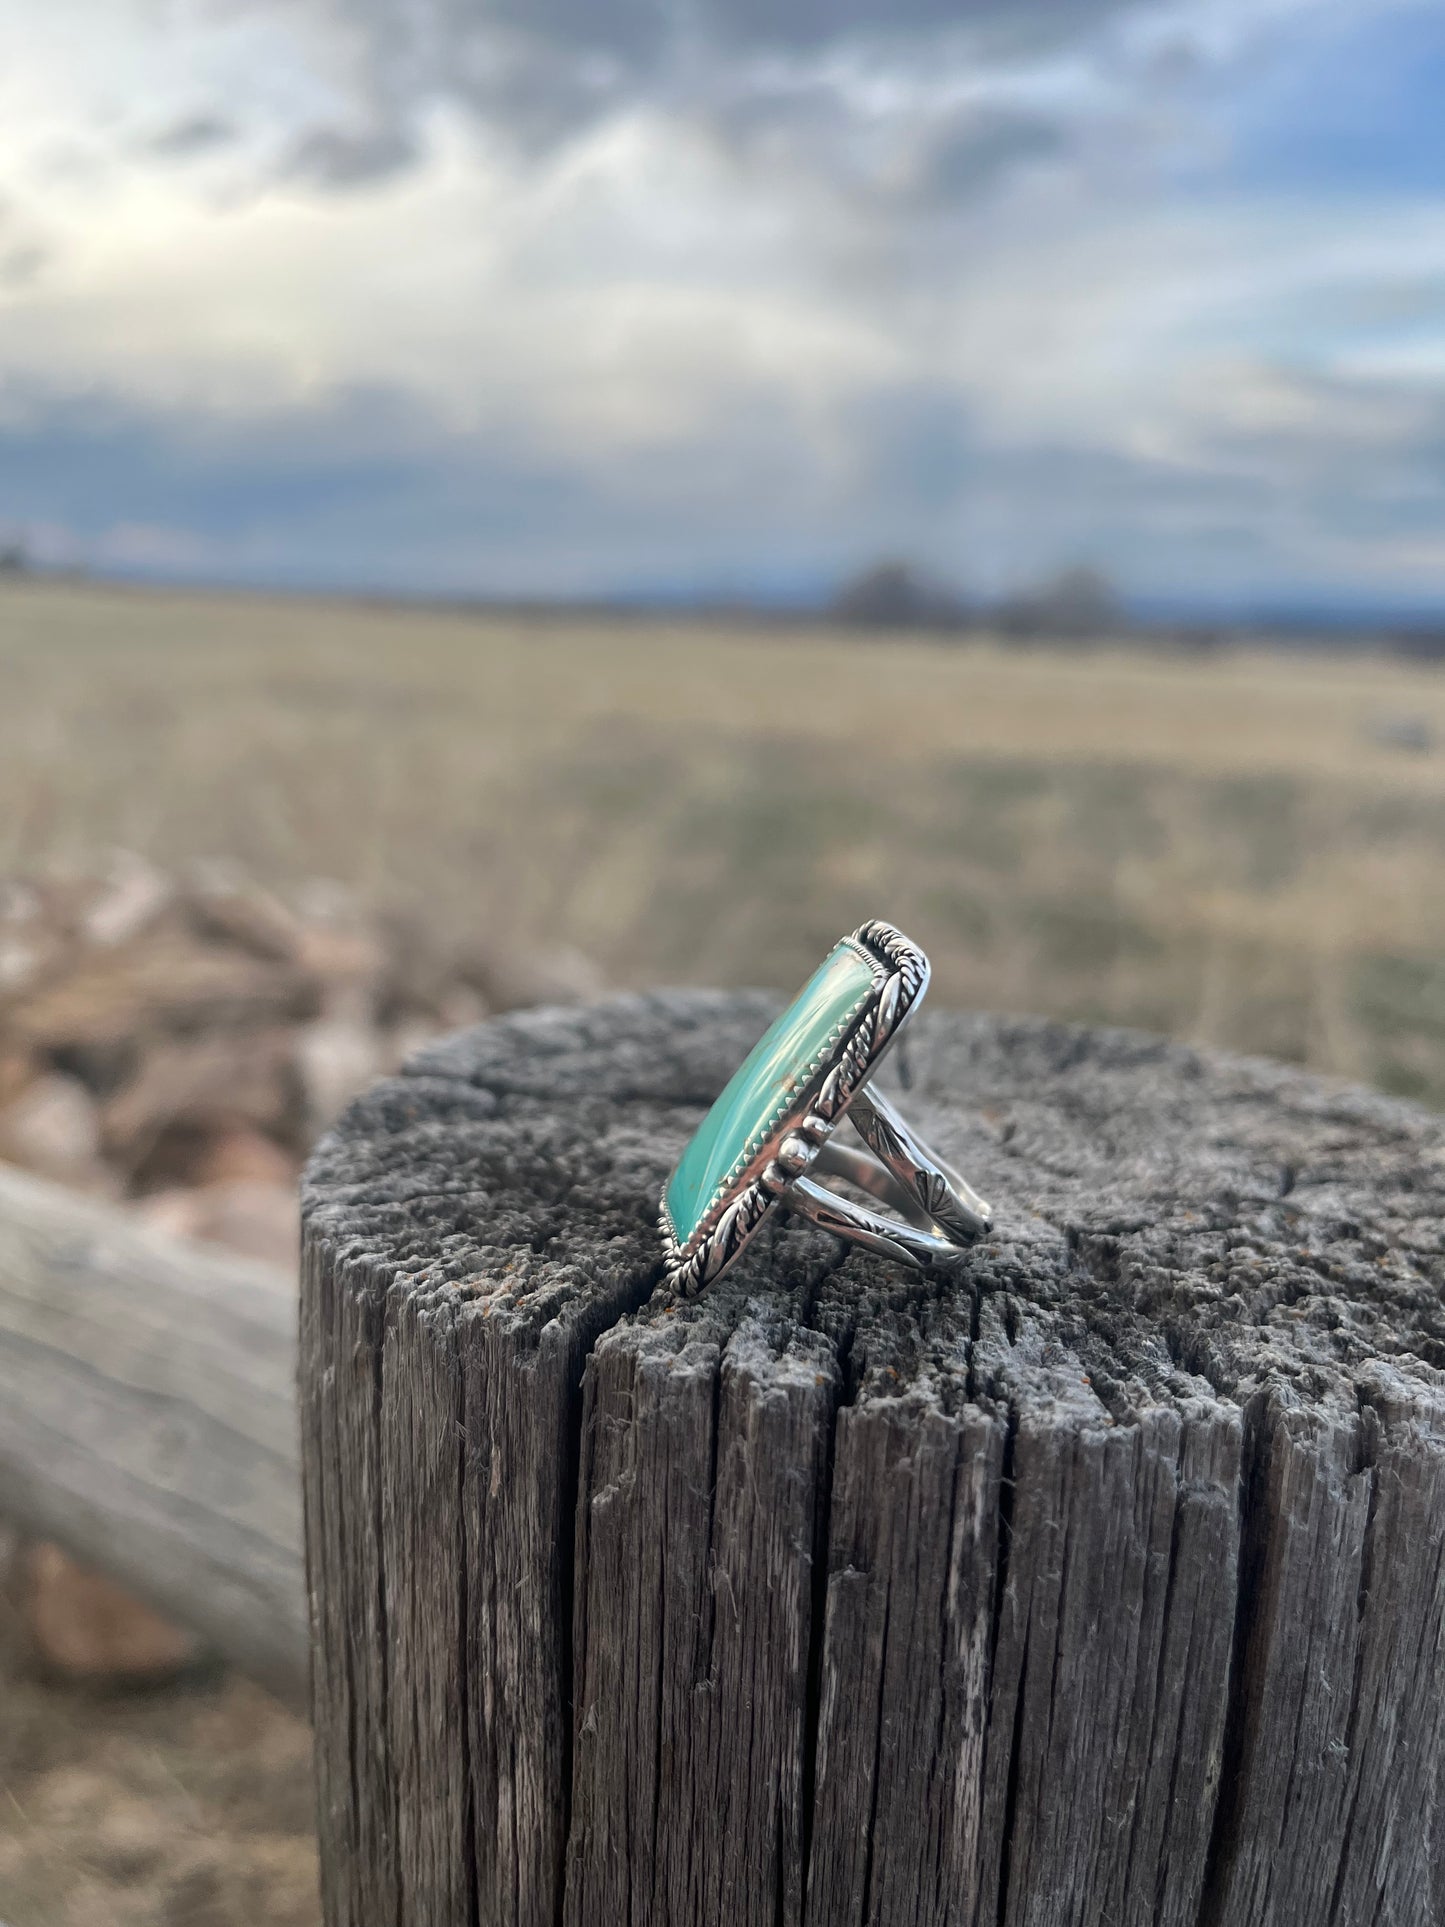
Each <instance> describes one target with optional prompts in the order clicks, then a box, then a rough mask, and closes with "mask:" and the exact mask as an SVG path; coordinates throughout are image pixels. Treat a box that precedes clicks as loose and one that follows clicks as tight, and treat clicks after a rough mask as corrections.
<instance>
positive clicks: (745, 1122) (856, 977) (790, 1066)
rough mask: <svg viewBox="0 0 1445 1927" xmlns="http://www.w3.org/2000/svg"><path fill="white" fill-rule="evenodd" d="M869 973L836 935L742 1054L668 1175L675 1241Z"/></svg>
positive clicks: (785, 1107) (794, 1095) (858, 1000)
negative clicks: (803, 981)
mask: <svg viewBox="0 0 1445 1927" xmlns="http://www.w3.org/2000/svg"><path fill="white" fill-rule="evenodd" d="M873 976H874V972H873V966H872V965H871V964H870V963H869V962H868V959H867V958H866V956H864V955H863V953H862V952H861V951H859V950H858V949H857V948H856V947H855V946H854V945H853V944H851V943H848V942H846V941H845V942H843V943H840V944H839V945H838V946H837V948H836V949H835V950H833V951H831V952H830V953H829V955H828V956H827V957H826V958H825V959H824V961H823V963H822V964H821V965H820V966H819V967H818V969H817V970H815V971H814V973H813V975H812V976H811V977H810V978H809V979H808V982H807V983H806V984H805V985H804V987H803V988H802V990H801V991H799V993H798V995H797V996H796V997H795V998H794V999H793V1001H792V1003H790V1004H789V1005H788V1008H787V1009H786V1010H785V1011H784V1012H783V1014H782V1016H781V1017H779V1018H778V1019H777V1020H776V1022H775V1023H773V1024H771V1025H770V1026H769V1027H768V1029H767V1030H766V1031H765V1032H764V1033H763V1035H762V1037H761V1038H760V1039H759V1041H758V1042H757V1044H755V1045H754V1047H753V1049H752V1050H751V1051H750V1052H749V1054H748V1056H747V1057H746V1058H744V1060H743V1062H742V1064H741V1065H740V1066H739V1067H738V1070H737V1071H736V1072H735V1074H734V1076H733V1078H732V1080H731V1082H730V1083H729V1084H728V1087H727V1089H726V1090H725V1091H724V1092H723V1094H722V1096H721V1097H720V1098H719V1099H718V1100H717V1102H716V1103H715V1104H714V1105H713V1107H712V1109H711V1110H710V1111H709V1112H708V1114H707V1116H706V1117H705V1118H704V1119H703V1121H702V1123H701V1124H700V1125H699V1126H698V1128H697V1130H696V1132H695V1133H694V1135H693V1138H692V1141H691V1142H690V1143H689V1145H688V1147H687V1149H686V1150H685V1151H684V1152H683V1154H682V1158H681V1160H680V1161H679V1163H678V1167H677V1169H676V1170H675V1171H674V1172H673V1174H672V1177H671V1178H670V1179H669V1181H668V1186H667V1196H666V1204H667V1215H668V1217H669V1218H670V1220H671V1221H672V1231H673V1236H674V1237H675V1238H676V1239H677V1242H678V1243H679V1244H680V1245H685V1244H686V1243H687V1241H688V1239H689V1238H691V1236H692V1235H693V1233H694V1232H695V1231H696V1230H697V1228H698V1226H699V1225H700V1224H701V1223H702V1221H703V1219H704V1218H706V1216H707V1214H708V1212H709V1211H710V1210H711V1209H712V1207H713V1205H714V1204H715V1203H716V1202H717V1199H718V1197H719V1196H720V1195H721V1193H722V1192H723V1191H724V1190H725V1189H726V1188H727V1186H728V1184H729V1183H730V1182H731V1180H732V1179H733V1178H734V1177H736V1176H737V1175H738V1173H739V1172H740V1171H742V1170H743V1169H744V1168H745V1166H746V1165H747V1164H748V1163H749V1162H750V1161H751V1160H752V1159H753V1158H754V1157H756V1156H757V1154H758V1151H759V1150H760V1149H761V1147H762V1145H763V1144H764V1143H765V1142H766V1140H767V1138H768V1137H769V1135H770V1134H771V1133H772V1132H773V1131H774V1130H776V1128H777V1126H778V1125H779V1124H780V1123H781V1122H782V1120H783V1118H784V1117H786V1116H787V1114H788V1112H789V1111H790V1110H791V1109H792V1108H793V1106H794V1104H795V1103H796V1102H797V1100H798V1098H799V1096H800V1095H801V1094H802V1093H803V1091H804V1090H806V1088H807V1086H808V1084H809V1083H810V1082H811V1080H812V1079H813V1078H814V1077H816V1076H817V1074H818V1072H819V1070H820V1069H821V1068H822V1066H823V1065H824V1064H825V1063H826V1062H827V1061H828V1059H829V1058H830V1057H831V1056H832V1054H833V1050H834V1047H835V1046H836V1045H837V1043H838V1042H839V1041H840V1039H842V1038H843V1037H845V1036H846V1035H847V1033H848V1031H849V1029H850V1028H851V1027H852V1024H853V1022H854V1020H855V1019H856V1018H857V1016H858V1015H859V1013H860V1012H861V1011H862V1009H863V1006H864V1004H865V1003H866V1002H867V999H868V995H869V993H870V991H871V990H872V988H873Z"/></svg>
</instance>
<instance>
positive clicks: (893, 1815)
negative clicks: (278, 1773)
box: [301, 993, 1445, 1927]
mask: <svg viewBox="0 0 1445 1927" xmlns="http://www.w3.org/2000/svg"><path fill="white" fill-rule="evenodd" d="M773 1008H774V1005H773V1003H772V1001H771V1000H769V999H767V998H763V997H759V996H728V997H723V996H715V995H711V994H706V993H673V994H667V995H655V996H649V997H637V998H627V999H621V1000H618V1001H616V1002H614V1003H612V1004H608V1005H604V1006H599V1007H596V1008H593V1009H589V1010H582V1011H569V1012H557V1011H544V1012H528V1013H523V1014H520V1015H517V1016H514V1017H511V1018H508V1019H505V1020H503V1021H501V1022H499V1023H496V1024H492V1025H488V1026H484V1027H482V1028H481V1029H479V1030H476V1031H472V1032H469V1033H466V1034H465V1035H463V1036H461V1037H459V1038H456V1039H452V1040H449V1041H448V1042H446V1043H444V1044H441V1045H438V1046H435V1047H432V1048H431V1049H429V1050H428V1051H426V1052H424V1053H423V1054H422V1055H421V1056H419V1057H418V1058H417V1059H415V1060H414V1061H413V1063H412V1064H411V1065H410V1066H409V1068H408V1071H407V1073H406V1074H404V1075H403V1076H402V1077H400V1078H397V1079H394V1080H391V1081H390V1082H388V1083H386V1084H384V1085H381V1086H379V1087H378V1088H377V1089H376V1090H374V1091H373V1092H371V1093H370V1094H369V1095H368V1096H367V1097H365V1098H364V1099H363V1100H361V1101H360V1102H359V1103H358V1104H357V1105H356V1106H355V1107H353V1109H352V1111H351V1112H350V1113H349V1114H348V1115H347V1117H346V1118H345V1119H344V1120H343V1122H342V1124H341V1125H340V1126H339V1127H338V1129H337V1130H336V1131H335V1132H334V1133H333V1134H332V1135H331V1136H330V1137H329V1138H328V1139H327V1140H326V1141H325V1142H324V1144H323V1145H322V1146H321V1147H320V1149H319V1150H318V1152H317V1154H316V1156H315V1158H314V1160H313V1163H312V1166H311V1170H310V1173H309V1177H308V1182H307V1187H306V1197H305V1226H306V1258H305V1265H304V1283H303V1328H302V1366H301V1383H302V1430H303V1461H304V1466H305V1472H306V1520H307V1526H306V1536H307V1547H308V1558H309V1571H310V1596H311V1614H312V1633H313V1640H314V1670H313V1684H314V1715H315V1721H316V1731H317V1752H318V1773H319V1776H320V1784H321V1790H322V1813H323V1841H322V1846H323V1862H324V1868H325V1873H324V1884H325V1905H326V1914H327V1920H328V1922H329V1923H330V1927H343V1924H344V1927H383V1924H384V1927H413V1924H416V1927H420V1924H421V1923H426V1924H427V1927H432V1924H433V1923H440V1922H452V1921H456V1922H459V1923H470V1922H475V1923H476V1924H477V1927H503V1923H505V1924H506V1927H544V1923H545V1927H558V1923H563V1927H591V1924H592V1923H594V1922H606V1921H609V1920H614V1919H615V1920H617V1921H618V1922H624V1921H625V1922H627V1923H630V1927H673V1924H674V1923H676V1924H677V1927H681V1924H682V1923H689V1924H691V1923H696V1922H712V1921H718V1922H728V1923H733V1922H737V1923H743V1924H744V1927H748V1924H751V1923H757V1927H780V1923H782V1924H783V1927H855V1924H856V1927H903V1924H904V1923H908V1924H909V1927H912V1924H913V1923H928V1924H929V1927H995V1923H997V1924H998V1927H1057V1923H1059V1922H1063V1921H1067V1922H1069V1923H1070V1927H1106V1923H1107V1924H1108V1927H1121V1924H1123V1927H1135V1924H1136V1923H1137V1927H1153V1923H1155V1922H1160V1923H1170V1924H1171V1927H1322V1924H1323V1927H1366V1923H1371V1924H1374V1923H1380V1924H1384V1923H1389V1927H1427V1924H1428V1923H1432V1922H1436V1921H1438V1920H1440V1919H1441V1918H1445V1875H1442V1872H1441V1868H1442V1864H1445V1731H1442V1727H1445V1692H1442V1688H1445V1675H1442V1651H1445V1372H1442V1369H1441V1367H1442V1366H1445V1310H1442V1303H1445V1301H1442V1296H1441V1286H1442V1283H1445V1229H1442V1222H1445V1219H1442V1213H1445V1129H1442V1125H1441V1123H1440V1121H1439V1120H1438V1119H1435V1118H1432V1117H1430V1116H1428V1115H1427V1114H1425V1113H1423V1112H1420V1111H1417V1110H1413V1109H1411V1108H1410V1107H1408V1106H1405V1105H1401V1104H1397V1103H1393V1102H1391V1101H1389V1100H1386V1099H1384V1098H1380V1097H1376V1096H1372V1095H1370V1094H1368V1093H1365V1092H1360V1091H1353V1090H1344V1089H1337V1088H1333V1087H1327V1086H1325V1085H1323V1084H1321V1083H1319V1082H1316V1081H1314V1080H1311V1079H1310V1078H1308V1077H1306V1076H1304V1075H1302V1074H1299V1073H1296V1072H1292V1071H1289V1070H1285V1069H1281V1068H1278V1067H1273V1066H1268V1065H1262V1064H1258V1063H1251V1062H1244V1061H1239V1060H1231V1059H1228V1058H1224V1057H1219V1056H1210V1055H1206V1054H1201V1053H1196V1052H1193V1051H1190V1050H1188V1049H1186V1048H1184V1047H1181V1046H1173V1045H1168V1044H1164V1043H1162V1042H1159V1041H1157V1040H1154V1039H1149V1038H1143V1037H1138V1036H1134V1035H1130V1034H1125V1033H1119V1032H1086V1031H1078V1030H1071V1029H1067V1028H1065V1027H1062V1026H1058V1025H1052V1024H1045V1023H1034V1022H1023V1021H1007V1020H998V1019H984V1018H971V1017H962V1016H950V1015H947V1014H925V1015H923V1016H922V1017H921V1018H920V1019H919V1021H918V1023H917V1025H916V1027H915V1029H914V1033H913V1037H912V1039H911V1042H910V1048H909V1052H908V1059H907V1063H908V1064H909V1065H911V1066H912V1069H913V1079H912V1089H911V1090H910V1091H909V1093H908V1097H907V1104H908V1108H909V1112H910V1115H911V1116H912V1117H913V1118H915V1119H916V1120H917V1122H918V1123H919V1125H920V1126H921V1127H922V1128H923V1129H924V1130H925V1131H926V1132H927V1134H928V1135H929V1137H930V1138H931V1139H932V1141H933V1142H935V1143H936V1144H937V1145H938V1147H939V1148H940V1149H942V1150H943V1151H944V1152H946V1153H947V1154H949V1155H950V1157H951V1158H952V1159H953V1160H954V1161H956V1162H957V1163H959V1164H960V1165H961V1167H962V1168H963V1169H964V1170H965V1171H966V1172H967V1173H968V1174H969V1176H970V1177H971V1178H973V1179H975V1180H976V1181H977V1182H978V1184H979V1186H980V1188H981V1189H982V1190H983V1191H984V1193H985V1195H986V1196H988V1197H990V1198H991V1199H992V1200H993V1202H994V1204H995V1208H996V1212H997V1219H996V1228H995V1233H994V1235H993V1236H992V1237H991V1238H990V1239H989V1240H988V1242H987V1243H985V1244H983V1245H981V1246H979V1247H977V1248H976V1249H975V1251H974V1252H973V1253H972V1254H971V1256H970V1258H969V1260H968V1262H967V1263H966V1265H965V1266H964V1267H963V1269H962V1271H961V1272H960V1275H959V1276H958V1278H957V1279H955V1280H952V1281H948V1282H939V1281H925V1280H922V1279H920V1278H918V1277H917V1276H916V1275H912V1274H907V1273H904V1272H901V1271H896V1270H890V1269H889V1268H888V1267H887V1266H884V1265H881V1264H879V1263H877V1262H875V1261H873V1260H871V1259H868V1258H865V1257H863V1256H860V1255H858V1254H853V1255H851V1256H847V1257H846V1258H845V1256H844V1254H843V1253H842V1251H841V1250H840V1248H839V1247H838V1246H837V1245H836V1244H834V1243H833V1242H832V1241H831V1240H829V1239H828V1238H826V1237H825V1236H823V1235H822V1234H820V1233H818V1232H816V1231H814V1230H811V1229H809V1228H807V1227H805V1226H802V1227H800V1226H784V1225H770V1226H769V1227H766V1228H765V1229H764V1231H763V1232H762V1233H761V1234H760V1235H759V1237H758V1239H757V1241H756V1243H755V1245H754V1246H753V1247H751V1248H750V1250H749V1252H748V1254H747V1255H746V1256H745V1258H744V1259H743V1261H742V1262H741V1263H740V1264H739V1265H738V1267H737V1268H736V1269H735V1270H734V1271H733V1272H732V1273H730V1274H729V1276H728V1278H727V1279H725V1280H724V1281H723V1283H722V1284H721V1285H720V1286H718V1287H716V1288H714V1289H713V1290H711V1291H709V1292H707V1293H706V1294H704V1295H703V1297H701V1298H700V1299H698V1300H696V1301H695V1302H693V1303H690V1304H686V1305H682V1306H673V1305H670V1304H668V1303H666V1302H664V1301H663V1300H662V1299H660V1298H659V1297H657V1296H655V1295H654V1287H655V1285H656V1282H657V1279H658V1277H659V1272H660V1253H659V1250H658V1247H657V1244H656V1241H655V1233H654V1228H653V1216H654V1211H655V1205H656V1198H657V1194H658V1190H659V1187H660V1185H661V1182H662V1179H663V1178H664V1176H665V1174H666V1171H667V1169H668V1167H669V1165H670V1163H671V1161H672V1159H673V1158H674V1156H675V1155H676V1152H677V1150H678V1149H679V1147H680V1146H681V1144H682V1143H683V1141H684V1139H685V1137H686V1135H687V1133H688V1131H689V1130H690V1129H691V1127H692V1126H693V1124H694V1123H695V1122H696V1120H697V1118H698V1115H699V1113H700V1110H701V1108H702V1107H703V1106H704V1105H705V1103H706V1102H707V1101H708V1100H709V1099H710V1097H711V1096H712V1095H713V1094H714V1093H715V1092H716V1091H717V1090H718V1089H719V1088H720V1087H721V1085H722V1083H723V1082H724V1081H725V1079H726V1077H727V1075H728V1073H729V1071H730V1070H731V1069H732V1067H733V1066H734V1065H735V1064H736V1063H737V1062H738V1061H739V1059H740V1057H741V1056H742V1055H743V1053H744V1051H745V1050H746V1049H747V1048H748V1046H749V1045H750V1043H751V1042H752V1041H753V1040H754V1039H755V1038H756V1037H757V1036H758V1035H759V1033H760V1032H761V1031H762V1029H763V1027H764V1025H765V1023H766V1021H767V1019H768V1017H769V1015H770V1014H771V1011H772V1009H773ZM900 1068H906V1066H904V1067H900ZM896 1074H897V1073H896V1072H895V1075H896Z"/></svg>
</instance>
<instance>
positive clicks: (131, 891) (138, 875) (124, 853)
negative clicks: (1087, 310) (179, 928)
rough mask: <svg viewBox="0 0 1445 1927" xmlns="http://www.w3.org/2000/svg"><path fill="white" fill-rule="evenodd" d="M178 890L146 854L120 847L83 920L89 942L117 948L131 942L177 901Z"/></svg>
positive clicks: (81, 926)
mask: <svg viewBox="0 0 1445 1927" xmlns="http://www.w3.org/2000/svg"><path fill="white" fill-rule="evenodd" d="M175 896H176V890H175V885H174V884H173V883H172V881H171V879H170V878H169V877H168V876H164V875H163V874H162V873H161V872H160V871H159V870H157V869H156V868H155V866H154V865H153V864H150V863H147V862H146V860H145V858H144V857H140V856H137V855H136V854H135V853H134V851H131V850H117V851H116V852H115V854H114V855H113V857H112V858H111V861H110V864H109V867H108V869H107V870H106V873H105V875H104V876H103V877H102V879H101V881H100V885H99V888H98V890H97V892H96V894H95V896H94V898H93V899H92V901H91V902H90V904H89V905H88V907H87V908H86V910H85V911H84V913H83V914H82V916H81V919H80V934H81V936H82V937H83V938H84V939H85V941H86V942H87V943H93V944H100V945H102V946H103V947H106V948H113V947H114V946H115V945H116V944H122V943H128V942H130V940H131V939H132V938H133V937H138V936H140V935H141V933H142V932H143V931H145V930H148V929H149V928H150V926H151V925H152V924H153V923H155V922H156V920H157V919H158V918H159V917H160V916H161V914H162V913H163V912H164V911H165V910H168V909H169V908H170V906H171V904H172V903H174V901H175Z"/></svg>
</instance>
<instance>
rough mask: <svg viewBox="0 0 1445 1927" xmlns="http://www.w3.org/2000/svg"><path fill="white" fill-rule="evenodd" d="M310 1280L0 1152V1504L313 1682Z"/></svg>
mask: <svg viewBox="0 0 1445 1927" xmlns="http://www.w3.org/2000/svg"><path fill="white" fill-rule="evenodd" d="M295 1373H296V1285H295V1280H294V1278H292V1277H291V1276H290V1275H289V1274H288V1273H287V1272H285V1271H283V1270H282V1269H281V1268H280V1267H279V1266H273V1265H267V1264H262V1263H259V1262H257V1261H255V1260H252V1259H246V1258H238V1257H235V1256H233V1255H231V1254H228V1253H224V1252H216V1251H211V1250H208V1249H207V1248H205V1247H203V1246H200V1245H191V1244H185V1243H183V1242H181V1241H180V1240H178V1239H174V1238H168V1237H164V1236H162V1235H161V1234H160V1233H158V1232H154V1231H150V1230H147V1229H145V1228H143V1227H140V1226H138V1225H136V1224H135V1223H134V1222H133V1221H132V1220H131V1219H130V1218H129V1217H128V1216H127V1215H126V1214H125V1213H124V1212H122V1211H119V1210H117V1209H116V1208H114V1207H113V1206H108V1205H104V1204H99V1203H96V1202H94V1201H93V1200H90V1199H86V1198H81V1197H77V1196H76V1195H75V1194H74V1193H73V1192H71V1191H67V1190H64V1189H62V1188H61V1187H60V1186H58V1185H53V1184H47V1183H45V1182H43V1181H42V1180H40V1179H38V1178H33V1177H28V1176H26V1175H24V1174H22V1173H21V1172H18V1171H12V1170H9V1169H7V1168H4V1167H0V1515H3V1516H4V1517H5V1518H6V1519H7V1520H9V1521H12V1522H14V1523H16V1524H18V1525H22V1526H24V1527H25V1528H26V1529H27V1530H29V1531H31V1532H33V1533H35V1534H37V1535H39V1536H41V1537H44V1538H49V1539H54V1540H57V1541H59V1543H60V1544H61V1545H63V1546H65V1547H66V1548H67V1549H68V1550H69V1551H71V1552H73V1553H74V1554H75V1555H76V1556H77V1557H78V1558H80V1559H83V1560H85V1561H86V1562H87V1563H88V1564H90V1565H93V1566H97V1567H99V1568H100V1569H101V1570H102V1571H104V1572H107V1573H109V1574H111V1576H112V1577H114V1578H116V1579H118V1580H120V1581H121V1582H122V1583H123V1584H124V1585H126V1586H127V1587H129V1588H130V1590H131V1591H132V1592H134V1593H136V1594H137V1595H139V1596H140V1597H141V1598H143V1599H145V1600H148V1601H149V1602H150V1603H151V1604H152V1605H154V1606H156V1607H157V1608H158V1609H159V1610H160V1611H161V1612H163V1613H165V1614H166V1615H168V1616H169V1617H170V1618H172V1619H175V1620H177V1621H179V1622H180V1623H181V1624H182V1625H185V1626H187V1627H190V1628H192V1629H194V1630H195V1631H196V1632H198V1633H200V1634H201V1635H202V1636H203V1637H204V1638H205V1639H206V1640H207V1641H208V1642H209V1644H210V1645H212V1646H213V1647H214V1648H215V1649H216V1651H217V1652H219V1653H220V1654H222V1655H223V1656H224V1657H226V1658H227V1659H230V1660H232V1661H234V1662H235V1664H236V1665H238V1666H240V1667H241V1668H242V1669H243V1670H244V1671H246V1672H248V1673H250V1674H251V1675H252V1676H253V1677H255V1678H257V1679H259V1680H261V1681H263V1682H264V1683H265V1684H267V1685H269V1686H272V1687H273V1688H275V1689H276V1690H278V1691H279V1692H281V1693H282V1694H284V1695H285V1696H286V1697H288V1698H292V1699H303V1698H304V1697H305V1681H306V1664H307V1661H306V1611H305V1587H304V1581H303V1575H302V1557H301V1506H300V1502H299V1496H298V1491H297V1486H298V1479H297V1455H298V1441H297V1433H296V1402H295Z"/></svg>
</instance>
